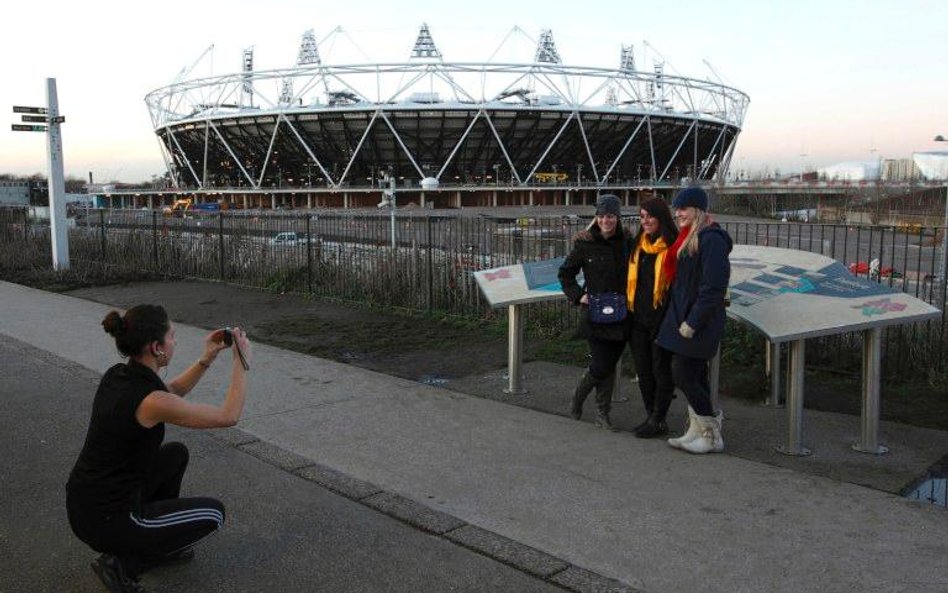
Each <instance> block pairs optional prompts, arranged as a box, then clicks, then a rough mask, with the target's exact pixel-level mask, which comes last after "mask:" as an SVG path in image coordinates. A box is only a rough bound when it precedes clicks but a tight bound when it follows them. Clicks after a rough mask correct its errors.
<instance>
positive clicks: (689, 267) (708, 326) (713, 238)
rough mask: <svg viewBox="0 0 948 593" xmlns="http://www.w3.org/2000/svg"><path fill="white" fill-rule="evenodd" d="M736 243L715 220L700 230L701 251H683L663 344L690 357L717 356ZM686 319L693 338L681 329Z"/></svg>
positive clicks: (660, 337) (661, 332)
mask: <svg viewBox="0 0 948 593" xmlns="http://www.w3.org/2000/svg"><path fill="white" fill-rule="evenodd" d="M733 246H734V243H733V241H731V237H730V235H728V234H727V231H725V230H724V229H722V228H721V227H720V226H718V225H717V224H715V223H712V224H711V225H709V226H707V227H705V228H704V229H702V230H701V231H700V232H699V233H698V253H697V254H696V255H695V256H691V255H689V254H688V253H687V252H686V253H684V254H682V257H681V258H680V259H679V260H678V269H677V271H676V272H675V279H674V281H672V286H671V293H670V296H669V299H668V308H667V309H666V311H665V319H663V320H662V326H661V328H660V329H659V330H658V338H657V339H656V342H658V345H659V346H661V347H662V348H664V349H666V350H670V351H672V352H675V353H676V354H681V355H684V356H688V357H690V358H699V359H703V360H708V359H710V358H712V357H714V355H715V353H716V352H717V350H718V345H719V344H720V343H721V338H722V336H724V321H725V310H724V297H725V295H726V293H727V287H728V282H730V280H731V262H730V260H729V259H728V255H729V254H730V253H731V248H732V247H733ZM669 255H670V254H669ZM682 321H687V322H688V325H689V326H690V327H691V329H693V330H695V335H694V336H693V337H692V338H690V339H688V338H685V337H684V336H682V335H681V334H680V333H679V332H678V328H679V327H680V326H681V322H682Z"/></svg>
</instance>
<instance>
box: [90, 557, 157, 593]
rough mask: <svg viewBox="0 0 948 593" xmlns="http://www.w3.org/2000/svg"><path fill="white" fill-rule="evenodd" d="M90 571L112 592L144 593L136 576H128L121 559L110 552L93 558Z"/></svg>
mask: <svg viewBox="0 0 948 593" xmlns="http://www.w3.org/2000/svg"><path fill="white" fill-rule="evenodd" d="M92 572H94V573H95V575H96V576H97V577H99V580H100V581H102V584H103V585H105V588H106V589H108V590H109V591H111V592H112V593H145V588H144V587H142V585H141V583H139V582H138V578H137V577H135V578H133V577H130V576H129V575H128V574H127V573H126V572H125V567H124V566H123V565H122V561H121V560H119V559H118V557H116V556H113V555H112V554H102V555H101V556H99V557H98V558H96V559H95V560H93V561H92Z"/></svg>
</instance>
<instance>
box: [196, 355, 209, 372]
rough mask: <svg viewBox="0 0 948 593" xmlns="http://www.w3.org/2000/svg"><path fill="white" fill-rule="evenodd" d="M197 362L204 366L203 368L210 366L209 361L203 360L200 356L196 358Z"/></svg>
mask: <svg viewBox="0 0 948 593" xmlns="http://www.w3.org/2000/svg"><path fill="white" fill-rule="evenodd" d="M197 363H198V364H199V365H201V366H202V367H204V369H205V370H206V369H209V368H211V365H210V363H207V362H204V361H203V360H201V359H200V358H199V359H198V361H197Z"/></svg>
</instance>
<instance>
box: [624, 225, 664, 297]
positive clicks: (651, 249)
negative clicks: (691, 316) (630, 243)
mask: <svg viewBox="0 0 948 593" xmlns="http://www.w3.org/2000/svg"><path fill="white" fill-rule="evenodd" d="M643 251H644V252H645V253H648V254H653V253H654V254H658V255H656V256H655V286H653V287H652V306H653V307H655V308H656V309H657V308H658V306H659V305H661V303H662V301H663V300H664V299H665V294H666V293H667V292H668V286H669V285H670V284H671V282H669V279H668V277H667V276H666V275H665V274H663V273H662V272H663V271H664V269H665V266H664V265H663V264H664V263H665V255H667V253H668V245H667V244H666V243H665V239H664V238H663V237H659V238H658V240H657V241H655V242H654V243H653V242H652V241H650V240H649V238H648V235H647V234H645V233H642V236H641V237H639V243H638V245H636V246H635V251H633V252H632V257H631V258H630V259H629V276H628V281H627V290H626V295H627V298H628V300H629V311H632V310H633V309H634V308H635V284H636V281H637V280H638V276H639V266H638V263H639V253H641V252H643Z"/></svg>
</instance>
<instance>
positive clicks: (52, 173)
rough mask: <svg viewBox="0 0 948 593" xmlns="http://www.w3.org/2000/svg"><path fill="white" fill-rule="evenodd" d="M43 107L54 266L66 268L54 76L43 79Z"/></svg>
mask: <svg viewBox="0 0 948 593" xmlns="http://www.w3.org/2000/svg"><path fill="white" fill-rule="evenodd" d="M46 109H47V115H48V117H49V131H48V132H47V133H46V146H47V148H48V158H49V222H50V236H51V237H52V242H53V268H55V269H57V270H67V269H69V232H68V229H67V228H66V182H65V179H64V176H63V140H62V131H61V130H60V124H61V123H62V122H63V121H65V118H62V117H60V115H59V99H58V97H57V95H56V79H55V78H47V79H46Z"/></svg>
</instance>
